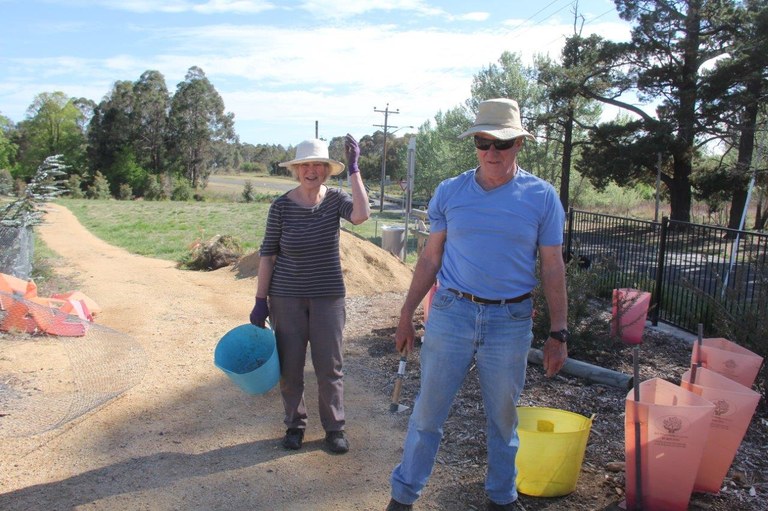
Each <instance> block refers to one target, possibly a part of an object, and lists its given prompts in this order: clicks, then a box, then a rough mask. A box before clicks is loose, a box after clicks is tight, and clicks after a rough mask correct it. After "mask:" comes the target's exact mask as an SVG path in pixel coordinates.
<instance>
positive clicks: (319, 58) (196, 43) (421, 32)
mask: <svg viewBox="0 0 768 511" xmlns="http://www.w3.org/2000/svg"><path fill="white" fill-rule="evenodd" d="M575 5H576V0H542V1H540V2H536V1H532V0H483V1H480V2H475V1H469V0H0V13H1V14H0V20H1V23H0V27H2V30H0V115H4V116H5V117H8V118H10V119H11V120H12V121H14V122H19V121H22V120H24V119H25V118H27V110H28V108H29V106H30V105H31V104H32V102H33V101H34V99H35V96H37V95H38V94H40V93H44V92H48V93H51V92H57V91H61V92H63V93H64V94H66V95H67V96H69V97H73V98H80V97H85V98H88V99H92V100H93V101H95V102H96V103H99V102H100V101H101V100H102V99H103V98H104V97H105V96H106V95H107V94H109V92H110V91H111V90H112V86H113V84H114V83H115V82H117V81H124V80H128V81H136V80H138V79H139V77H140V76H141V74H142V73H143V72H144V71H147V70H157V71H159V72H160V73H162V74H163V76H164V77H165V81H166V84H167V86H168V90H169V92H170V93H173V92H175V90H176V86H177V85H178V83H179V82H181V81H183V80H184V76H185V75H186V73H187V70H188V69H189V68H190V67H192V66H197V67H199V68H201V69H202V70H203V71H204V72H205V75H206V76H207V78H208V79H209V80H210V82H211V83H212V84H213V86H214V87H215V88H216V90H217V91H218V92H219V94H220V95H221V97H222V99H223V100H224V105H225V110H226V111H227V112H231V113H233V114H234V117H235V131H236V133H237V135H238V137H239V138H240V141H241V142H244V143H250V144H282V145H284V146H288V145H296V144H298V143H299V142H301V141H302V140H306V139H309V138H313V137H315V135H317V136H319V137H320V138H325V139H330V138H333V137H335V136H342V135H344V134H346V133H352V135H354V136H355V137H357V138H358V139H359V138H361V137H362V136H364V135H369V134H372V133H373V132H375V131H376V130H381V129H382V126H383V125H384V122H385V118H386V121H387V125H388V131H389V132H390V133H392V132H393V131H394V132H396V133H397V136H401V135H403V134H407V133H409V132H410V133H413V132H415V131H416V128H418V127H419V126H420V125H422V124H423V123H424V122H426V121H430V120H434V117H435V115H436V114H437V113H438V112H441V111H442V112H445V111H447V110H450V109H451V108H454V107H456V106H460V105H462V104H464V102H465V101H466V100H467V99H468V98H469V97H470V87H471V85H472V79H473V77H474V76H475V75H476V74H477V73H479V72H480V71H482V70H483V69H487V68H488V67H489V66H490V65H492V64H494V63H496V62H497V61H498V59H499V57H500V56H501V54H502V53H503V52H504V51H509V52H513V53H518V54H519V55H520V56H521V58H522V61H523V63H524V64H526V65H528V64H531V63H532V58H533V56H534V55H535V54H542V55H548V56H549V57H550V58H552V59H555V60H557V59H559V56H560V50H561V48H562V45H563V42H564V40H565V38H566V37H567V36H568V35H570V34H572V33H573V30H574V9H575ZM578 13H579V14H580V15H581V16H583V20H584V28H583V31H582V33H583V35H589V34H592V33H597V34H600V35H601V36H603V37H605V38H607V39H611V40H616V41H618V40H627V39H628V38H629V25H628V24H627V23H625V22H623V21H622V20H620V19H619V17H618V15H617V14H616V9H615V6H614V4H613V0H580V1H579V2H578ZM523 107H524V105H523ZM384 111H388V112H389V113H388V114H385V113H384ZM408 126H414V127H415V128H409V127H408Z"/></svg>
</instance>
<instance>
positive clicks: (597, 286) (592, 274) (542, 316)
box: [533, 254, 610, 352]
mask: <svg viewBox="0 0 768 511" xmlns="http://www.w3.org/2000/svg"><path fill="white" fill-rule="evenodd" d="M579 259H580V258H579V257H578V254H576V256H575V257H573V258H572V259H571V260H570V261H569V262H568V264H567V265H566V267H565V270H566V288H567V292H568V328H569V330H570V331H571V336H572V338H573V345H572V346H573V347H576V349H578V351H587V352H590V351H593V350H597V349H603V348H604V344H605V343H606V342H610V335H609V330H608V328H609V323H608V321H606V318H605V317H603V316H600V315H597V314H595V310H596V309H600V308H604V307H605V306H604V302H603V301H601V300H599V297H600V291H601V283H600V276H601V273H602V272H603V268H601V266H600V265H599V264H592V265H590V267H589V268H583V267H582V266H580V264H579ZM533 300H534V302H533V306H534V318H533V335H534V339H546V338H547V337H548V335H549V328H550V317H549V309H548V307H547V301H546V298H545V296H544V291H543V290H542V288H541V284H539V285H538V286H537V287H536V289H535V290H534V293H533ZM572 346H571V345H570V344H569V350H570V351H574V348H572Z"/></svg>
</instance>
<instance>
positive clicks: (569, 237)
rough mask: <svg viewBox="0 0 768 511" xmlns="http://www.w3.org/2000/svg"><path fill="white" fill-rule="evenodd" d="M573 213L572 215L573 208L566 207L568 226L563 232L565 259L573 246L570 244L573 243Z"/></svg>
mask: <svg viewBox="0 0 768 511" xmlns="http://www.w3.org/2000/svg"><path fill="white" fill-rule="evenodd" d="M573 215H574V212H573V208H572V207H571V208H568V227H567V232H566V234H565V254H564V255H565V257H566V261H567V260H568V259H567V258H568V257H569V255H570V254H571V250H573V247H572V246H571V245H572V243H573Z"/></svg>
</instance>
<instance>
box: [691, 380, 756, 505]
mask: <svg viewBox="0 0 768 511" xmlns="http://www.w3.org/2000/svg"><path fill="white" fill-rule="evenodd" d="M695 372H696V378H695V380H694V381H693V382H691V373H692V371H691V370H688V371H686V372H685V373H684V374H683V377H682V381H681V382H680V386H681V387H683V388H684V389H686V390H689V391H691V392H693V393H694V394H697V395H699V396H701V397H703V398H704V399H706V400H708V401H710V402H711V403H712V404H713V405H714V406H715V409H714V414H713V416H712V422H711V423H710V425H709V436H708V437H707V443H706V444H705V446H704V455H703V456H702V458H701V464H700V465H699V470H698V473H697V474H696V482H695V483H694V485H693V489H694V490H695V491H702V492H711V493H717V492H719V491H720V487H721V486H722V484H723V479H725V476H726V474H727V473H728V469H729V468H730V467H731V463H733V458H734V457H735V456H736V451H737V450H738V448H739V445H740V444H741V441H742V440H743V439H744V435H745V434H746V432H747V428H748V427H749V423H750V421H751V420H752V416H753V415H754V414H755V409H756V408H757V403H758V402H759V401H760V394H759V393H757V392H755V391H754V390H752V389H750V388H747V387H745V386H744V385H742V384H740V383H738V382H735V381H733V380H731V379H730V378H726V377H725V376H723V375H720V374H718V373H716V372H714V371H711V370H709V369H707V368H705V367H699V368H697V369H696V371H695Z"/></svg>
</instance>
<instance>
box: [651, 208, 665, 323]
mask: <svg viewBox="0 0 768 511" xmlns="http://www.w3.org/2000/svg"><path fill="white" fill-rule="evenodd" d="M668 232H669V217H666V216H665V217H662V218H661V234H660V240H659V259H658V261H657V263H656V290H655V291H654V292H653V296H652V297H651V307H652V309H651V310H652V311H653V313H652V314H651V324H652V325H653V326H658V324H659V311H660V309H661V298H662V289H664V261H665V260H666V252H667V233H668Z"/></svg>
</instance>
